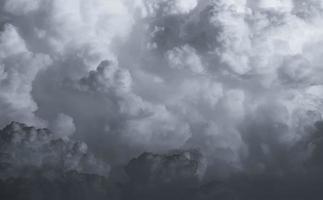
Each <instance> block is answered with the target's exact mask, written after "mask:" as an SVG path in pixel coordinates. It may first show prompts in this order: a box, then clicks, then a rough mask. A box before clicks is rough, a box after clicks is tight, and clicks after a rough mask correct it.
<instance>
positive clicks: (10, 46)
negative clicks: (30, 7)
mask: <svg viewBox="0 0 323 200" xmlns="http://www.w3.org/2000/svg"><path fill="white" fill-rule="evenodd" d="M0 37H1V38H0V59H1V63H0V73H1V75H0V77H1V78H0V83H1V84H0V91H1V94H0V106H1V124H4V123H8V122H9V121H10V120H19V121H22V122H28V123H34V124H38V125H39V124H40V123H41V120H40V119H37V117H36V116H34V114H33V112H34V111H36V110H37V104H36V103H35V102H34V100H33V97H32V96H31V94H30V92H31V90H32V84H33V81H34V79H35V77H36V76H37V74H38V72H39V71H40V70H43V69H45V68H46V67H47V66H48V65H49V64H50V63H51V59H50V57H49V56H47V55H44V54H35V53H32V52H30V51H29V50H28V49H27V47H26V44H25V41H24V40H23V39H22V38H21V37H20V35H19V33H18V32H17V29H16V28H15V27H14V26H12V25H6V26H5V27H4V31H3V32H2V33H1V36H0Z"/></svg>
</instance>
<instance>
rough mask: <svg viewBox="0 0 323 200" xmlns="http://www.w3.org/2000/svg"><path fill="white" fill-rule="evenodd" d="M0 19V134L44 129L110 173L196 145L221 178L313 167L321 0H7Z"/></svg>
mask: <svg viewBox="0 0 323 200" xmlns="http://www.w3.org/2000/svg"><path fill="white" fill-rule="evenodd" d="M0 12H1V16H3V17H4V19H6V20H5V22H4V23H5V25H3V26H2V25H1V26H2V32H1V36H0V37H1V39H0V58H1V61H0V108H1V115H0V124H1V125H2V126H3V125H5V124H7V123H9V121H12V120H15V121H21V122H25V123H28V124H31V125H37V126H40V127H49V128H51V129H53V130H54V132H57V134H58V135H60V137H63V136H64V137H65V136H66V137H75V138H80V139H82V140H84V141H85V142H86V143H87V144H88V145H89V148H90V149H91V150H93V152H94V153H95V154H98V155H101V156H102V157H104V159H106V160H107V161H108V162H109V163H112V164H119V163H125V162H126V161H127V160H129V159H130V158H131V157H133V156H136V155H138V154H139V153H141V152H142V151H151V152H155V153H159V152H165V151H168V150H170V149H174V148H175V149H178V148H192V147H194V148H199V149H200V150H201V151H202V152H203V154H204V155H205V156H206V158H207V159H208V161H209V166H208V170H209V171H211V172H210V173H211V174H213V175H214V174H220V175H223V174H231V173H233V172H237V171H245V172H249V171H251V172H258V173H265V172H266V171H273V172H274V173H278V172H280V171H281V170H282V168H288V167H290V166H291V165H292V164H290V163H293V164H295V163H296V164H295V165H297V166H300V168H302V167H301V166H302V164H303V162H305V161H306V160H307V159H309V157H311V153H309V154H306V153H305V154H302V153H301V152H300V150H295V149H297V148H296V147H297V146H298V145H299V144H300V143H304V142H305V141H307V138H308V137H311V131H312V130H313V129H315V128H314V127H315V126H314V124H315V123H316V122H317V121H320V120H321V119H322V105H323V104H322V102H323V101H322V97H321V96H322V95H321V94H322V81H321V80H322V70H321V66H320V65H321V63H322V51H321V50H320V46H321V44H322V42H323V31H322V28H321V27H322V23H323V19H322V17H321V16H322V3H321V1H315V0H311V1H306V2H304V1H299V0H281V1H278V0H270V1H262V0H257V1H256V0H255V1H251V0H237V1H228V0H226V1H224V0H216V1H213V0H209V1H202V0H201V1H197V0H190V1H182V0H163V1H155V0H154V1H148V0H136V1H128V0H110V1H105V0H93V1H81V0H71V1H68V2H67V1H62V0H53V1H47V0H44V1H38V0H33V1H23V0H6V1H4V3H2V4H1V11H0ZM305 143H306V142H305ZM285 147H286V148H287V147H288V148H287V149H286V148H285ZM301 149H302V148H301ZM304 149H307V148H303V150H304ZM304 151H305V150H304ZM306 152H307V150H306ZM288 153H291V154H295V155H296V156H295V157H297V159H295V160H294V159H293V158H290V157H288V156H286V157H284V156H285V155H287V154H288ZM279 155H283V156H282V157H284V158H286V160H288V162H286V163H287V164H286V163H284V164H282V165H284V166H279V165H280V162H281V161H280V159H279V158H277V157H279ZM285 165H286V166H288V167H286V166H285ZM284 170H285V169H284ZM285 171H286V170H285Z"/></svg>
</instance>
